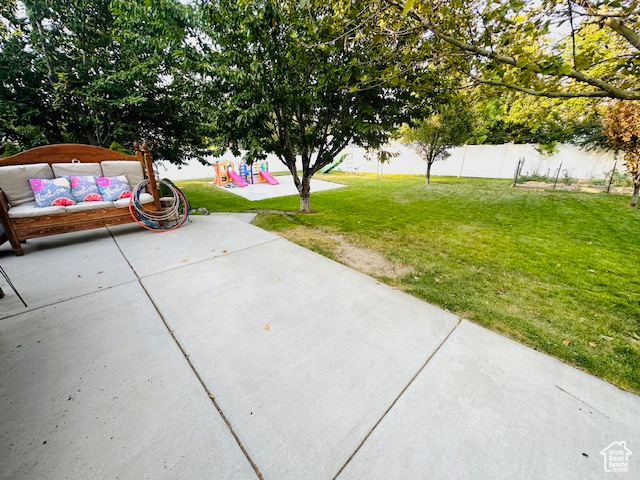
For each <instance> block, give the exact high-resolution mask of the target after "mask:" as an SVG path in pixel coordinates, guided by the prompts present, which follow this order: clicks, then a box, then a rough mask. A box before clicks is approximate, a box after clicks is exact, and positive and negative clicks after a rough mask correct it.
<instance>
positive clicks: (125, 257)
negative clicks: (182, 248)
mask: <svg viewBox="0 0 640 480" xmlns="http://www.w3.org/2000/svg"><path fill="white" fill-rule="evenodd" d="M109 234H110V235H111V237H112V238H113V241H114V243H115V244H116V246H117V247H118V250H120V253H121V254H122V257H123V258H124V259H125V261H126V262H127V264H128V265H129V267H130V268H131V271H132V272H133V273H134V274H135V276H136V278H137V279H138V281H140V280H141V279H143V278H151V277H154V276H156V275H162V274H164V273H167V272H172V271H174V270H179V269H181V268H184V267H188V266H191V265H197V264H199V263H203V262H208V261H211V260H215V259H216V258H221V257H227V256H229V255H233V254H235V253H240V252H246V251H247V250H250V249H252V248H255V247H261V246H263V245H266V244H268V243H271V242H276V241H278V240H282V238H281V237H277V238H272V239H270V240H266V241H264V242H260V243H256V244H255V245H250V246H248V247H243V248H240V249H238V250H233V251H231V252H227V253H222V254H220V255H213V256H211V257H208V258H203V259H202V260H195V261H193V262H190V263H188V264H185V265H178V266H176V267H170V268H167V269H166V270H162V271H159V272H155V273H151V274H149V275H142V276H140V275H139V274H138V272H137V271H136V270H135V268H134V267H133V265H132V264H131V262H129V259H128V258H127V256H126V255H125V253H124V252H123V251H122V249H121V248H120V245H119V244H118V240H117V238H116V237H115V236H114V235H113V232H112V231H111V230H109Z"/></svg>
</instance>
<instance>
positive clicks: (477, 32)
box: [382, 0, 640, 100]
mask: <svg viewBox="0 0 640 480" xmlns="http://www.w3.org/2000/svg"><path fill="white" fill-rule="evenodd" d="M382 2H383V4H385V5H387V6H392V7H395V8H396V9H397V10H402V11H403V12H404V13H405V14H407V15H408V17H410V18H411V19H412V20H413V21H414V26H415V27H416V28H417V29H418V31H419V33H418V35H425V34H426V37H427V38H429V39H430V41H429V42H426V45H427V46H426V47H425V50H424V55H425V56H426V57H427V58H429V57H431V58H434V57H439V58H441V57H447V58H448V59H449V60H450V61H451V64H452V65H454V66H455V67H456V68H458V69H459V70H461V71H464V72H466V74H467V75H468V76H469V77H470V78H472V79H473V80H474V81H475V82H477V83H483V84H489V85H494V86H501V87H506V88H510V89H515V90H519V91H522V92H525V93H528V94H532V95H537V96H546V97H559V98H566V97H593V98H602V97H608V98H619V99H628V100H634V99H635V100H638V99H640V82H639V80H638V79H639V78H640V34H639V33H638V32H640V16H639V14H638V12H640V4H639V2H638V1H636V0H627V1H620V0H541V1H539V2H527V1H524V0H488V1H483V2H478V1H475V0H463V1H456V2H452V1H448V0H435V1H428V2H427V1H414V0H407V1H406V2H403V1H400V0H382Z"/></svg>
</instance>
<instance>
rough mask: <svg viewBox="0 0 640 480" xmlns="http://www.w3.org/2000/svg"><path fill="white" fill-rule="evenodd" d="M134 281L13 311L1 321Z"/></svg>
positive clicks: (131, 281) (132, 281) (0, 319)
mask: <svg viewBox="0 0 640 480" xmlns="http://www.w3.org/2000/svg"><path fill="white" fill-rule="evenodd" d="M134 282H136V280H128V281H126V282H122V283H118V284H116V285H109V286H108V287H105V288H99V289H98V290H94V291H92V292H87V293H83V294H81V295H76V296H75V297H70V298H64V299H62V300H57V301H55V302H51V303H47V304H45V305H38V306H36V307H27V308H25V309H24V310H21V311H19V312H15V313H11V314H9V315H7V316H6V317H0V322H1V321H3V320H7V319H9V318H13V317H16V316H18V315H22V314H23V313H28V312H34V311H36V310H40V309H43V308H47V307H52V306H54V305H60V304H61V303H65V302H69V301H71V300H76V299H78V298H83V297H86V296H88V295H94V294H96V293H100V292H106V291H107V290H111V289H112V288H116V287H121V286H122V285H127V284H129V283H134Z"/></svg>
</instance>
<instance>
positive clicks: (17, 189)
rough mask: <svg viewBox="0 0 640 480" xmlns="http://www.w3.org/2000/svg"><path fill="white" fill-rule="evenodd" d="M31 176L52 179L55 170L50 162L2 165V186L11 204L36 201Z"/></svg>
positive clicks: (16, 204)
mask: <svg viewBox="0 0 640 480" xmlns="http://www.w3.org/2000/svg"><path fill="white" fill-rule="evenodd" d="M30 178H45V179H52V178H53V171H52V170H51V167H50V166H49V164H48V163H34V164H33V165H8V166H6V167H0V188H1V189H2V191H3V192H4V193H5V195H6V196H7V201H8V202H9V205H11V206H12V207H17V206H18V205H23V204H26V203H30V202H35V197H34V196H33V191H32V190H31V187H30V186H29V179H30ZM45 215H46V214H45Z"/></svg>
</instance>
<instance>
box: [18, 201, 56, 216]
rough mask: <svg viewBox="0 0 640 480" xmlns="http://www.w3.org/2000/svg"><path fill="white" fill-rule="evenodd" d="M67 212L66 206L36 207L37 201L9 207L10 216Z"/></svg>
mask: <svg viewBox="0 0 640 480" xmlns="http://www.w3.org/2000/svg"><path fill="white" fill-rule="evenodd" d="M63 213H67V210H66V209H65V208H64V207H36V202H27V203H21V204H20V205H17V206H15V207H11V208H10V209H9V218H31V217H42V216H45V215H59V214H63Z"/></svg>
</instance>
